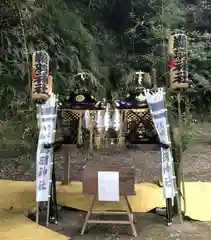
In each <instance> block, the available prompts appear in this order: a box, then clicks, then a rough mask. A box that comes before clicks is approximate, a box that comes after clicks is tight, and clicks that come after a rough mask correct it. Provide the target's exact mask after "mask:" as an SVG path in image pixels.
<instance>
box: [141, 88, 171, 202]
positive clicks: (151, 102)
mask: <svg viewBox="0 0 211 240" xmlns="http://www.w3.org/2000/svg"><path fill="white" fill-rule="evenodd" d="M145 96H146V100H147V103H148V106H149V109H150V113H151V116H152V120H153V123H154V125H155V129H156V131H157V134H158V137H159V139H160V141H161V142H162V143H166V144H169V145H171V140H170V138H169V126H168V125H167V117H166V112H167V109H166V108H165V92H164V89H163V88H158V90H157V91H156V92H150V91H149V90H145ZM161 159H162V181H163V192H164V197H165V198H173V197H174V196H175V186H174V172H173V169H174V168H173V157H172V152H171V148H170V147H169V148H168V149H164V148H163V147H161Z"/></svg>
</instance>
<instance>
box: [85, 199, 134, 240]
mask: <svg viewBox="0 0 211 240" xmlns="http://www.w3.org/2000/svg"><path fill="white" fill-rule="evenodd" d="M123 197H124V200H125V206H126V211H122V212H114V211H105V212H103V211H95V210H93V209H94V204H95V202H96V199H97V195H95V196H94V197H93V199H92V202H91V204H90V207H89V210H88V212H87V214H86V218H85V221H84V224H83V227H82V230H81V235H84V232H85V230H86V227H87V224H89V223H92V224H123V225H130V226H131V228H132V231H133V236H135V237H137V236H138V234H137V231H136V227H135V224H134V222H135V221H134V216H133V212H132V209H131V206H130V203H129V201H128V198H127V196H125V195H124V196H123ZM92 215H127V216H128V219H129V220H128V221H120V220H118V221H112V220H90V218H91V216H92Z"/></svg>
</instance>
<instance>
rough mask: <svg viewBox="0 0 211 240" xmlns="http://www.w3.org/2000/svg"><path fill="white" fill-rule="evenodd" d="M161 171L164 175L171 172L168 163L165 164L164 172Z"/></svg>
mask: <svg viewBox="0 0 211 240" xmlns="http://www.w3.org/2000/svg"><path fill="white" fill-rule="evenodd" d="M163 171H164V174H165V173H167V172H170V171H171V167H170V165H169V164H168V163H166V164H165V165H164V170H163Z"/></svg>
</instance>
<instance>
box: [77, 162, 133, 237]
mask: <svg viewBox="0 0 211 240" xmlns="http://www.w3.org/2000/svg"><path fill="white" fill-rule="evenodd" d="M99 172H118V173H119V195H120V196H123V198H124V201H125V207H126V211H119V212H114V211H105V212H102V211H95V210H93V209H94V204H95V202H96V200H97V196H98V198H99V195H98V184H99V183H98V173H99ZM82 182H83V194H87V195H93V196H94V197H93V200H92V202H91V204H90V207H89V210H88V212H87V215H86V218H85V221H84V224H83V228H82V231H81V235H83V234H84V232H85V230H86V227H87V224H88V223H92V224H123V225H131V228H132V231H133V235H134V236H135V237H137V231H136V227H135V224H134V216H133V212H132V209H131V206H130V203H129V201H128V198H127V196H128V195H135V190H134V185H135V171H134V169H133V168H131V167H121V166H96V165H95V166H85V167H84V169H83V174H82ZM94 214H95V215H127V216H128V218H129V220H128V221H120V220H119V221H111V220H90V217H91V216H92V215H94Z"/></svg>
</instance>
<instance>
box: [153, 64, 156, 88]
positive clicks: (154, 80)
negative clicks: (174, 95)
mask: <svg viewBox="0 0 211 240" xmlns="http://www.w3.org/2000/svg"><path fill="white" fill-rule="evenodd" d="M152 87H153V88H154V89H156V88H157V76H156V69H155V68H153V69H152Z"/></svg>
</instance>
